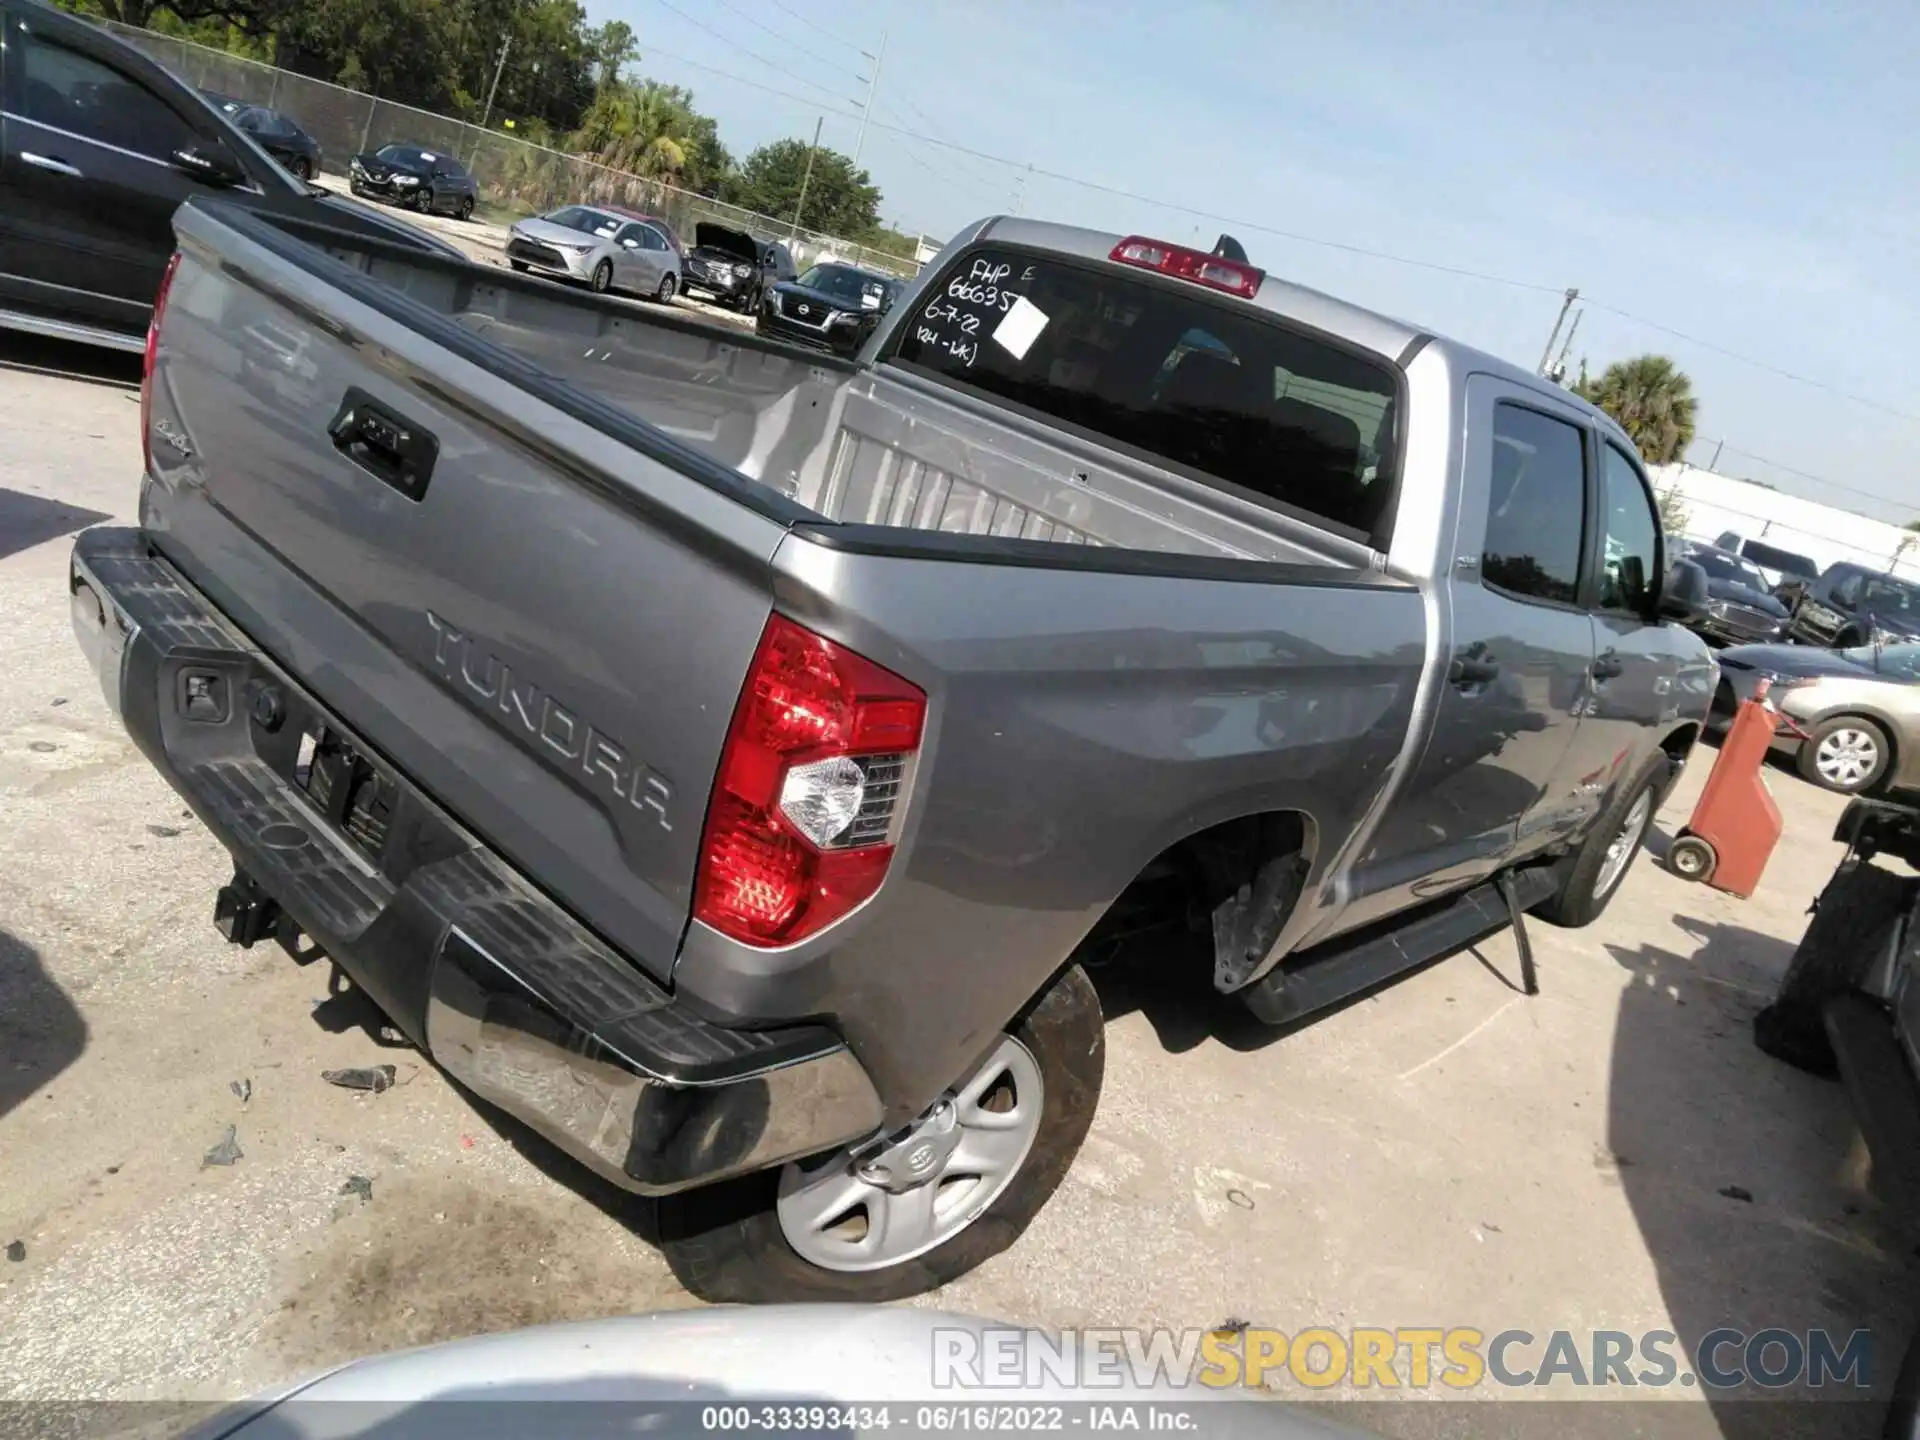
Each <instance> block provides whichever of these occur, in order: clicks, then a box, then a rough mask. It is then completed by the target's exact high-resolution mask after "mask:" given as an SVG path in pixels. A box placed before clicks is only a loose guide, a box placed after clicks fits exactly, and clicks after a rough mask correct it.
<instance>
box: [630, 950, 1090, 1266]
mask: <svg viewBox="0 0 1920 1440" xmlns="http://www.w3.org/2000/svg"><path fill="white" fill-rule="evenodd" d="M1105 1057H1106V1049H1105V1034H1104V1031H1103V1029H1102V1023H1101V1016H1100V1000H1099V997H1098V996H1097V995H1096V994H1095V993H1094V989H1093V984H1092V982H1091V981H1089V980H1088V979H1087V976H1086V972H1085V971H1083V970H1082V969H1081V968H1080V967H1079V966H1078V965H1072V966H1069V967H1068V968H1067V969H1066V970H1064V971H1062V972H1061V974H1060V976H1059V977H1058V978H1057V979H1056V980H1055V981H1054V982H1053V984H1052V985H1051V986H1049V987H1048V989H1047V991H1046V993H1045V994H1043V995H1042V996H1041V997H1040V999H1039V1000H1038V1001H1036V1002H1035V1003H1034V1005H1033V1006H1032V1008H1031V1009H1029V1010H1028V1011H1027V1013H1026V1014H1025V1015H1024V1016H1023V1017H1021V1019H1020V1020H1019V1021H1017V1022H1016V1023H1015V1024H1014V1025H1013V1026H1012V1027H1011V1028H1010V1029H1009V1030H1007V1032H1006V1033H1004V1034H1003V1035H1001V1036H1000V1038H999V1040H998V1041H997V1042H996V1043H995V1044H994V1045H993V1046H992V1048H991V1049H990V1050H989V1051H988V1053H987V1055H986V1057H985V1059H984V1060H982V1061H981V1063H980V1064H979V1065H977V1066H976V1067H975V1068H974V1070H973V1071H972V1073H970V1074H969V1075H968V1076H967V1077H966V1078H965V1079H963V1080H961V1081H960V1082H959V1083H958V1084H956V1085H955V1086H953V1087H952V1088H951V1089H950V1090H949V1091H948V1092H947V1093H946V1094H945V1095H943V1096H942V1097H941V1098H940V1100H939V1101H937V1102H936V1103H935V1104H934V1105H933V1106H931V1107H930V1108H929V1109H928V1110H927V1111H926V1112H925V1113H924V1114H923V1115H922V1116H921V1117H920V1118H919V1120H917V1121H916V1122H915V1123H914V1124H913V1125H912V1126H910V1127H908V1128H907V1129H906V1130H904V1131H902V1132H900V1133H898V1134H895V1135H892V1136H889V1137H886V1138H885V1139H884V1140H877V1141H870V1142H866V1143H864V1144H862V1145H860V1146H856V1147H851V1148H849V1149H845V1150H840V1151H836V1152H835V1153H833V1154H831V1155H826V1156H819V1157H816V1158H814V1159H812V1160H809V1161H802V1162H798V1163H795V1164H792V1165H788V1166H786V1167H784V1168H783V1169H782V1170H780V1171H779V1172H778V1173H777V1174H770V1175H764V1176H753V1177H750V1178H749V1179H748V1180H746V1181H743V1182H740V1183H739V1185H738V1186H736V1187H731V1189H732V1193H731V1194H729V1195H726V1196H724V1197H722V1196H720V1195H716V1194H715V1192H712V1191H707V1192H696V1193H695V1194H693V1195H690V1196H685V1197H675V1200H676V1201H677V1202H678V1203H676V1204H670V1205H669V1206H668V1208H667V1212H666V1213H665V1215H664V1216H663V1219H664V1220H665V1222H666V1223H665V1224H664V1226H663V1229H664V1230H665V1231H666V1232H667V1234H668V1236H669V1238H667V1239H665V1240H664V1241H663V1243H662V1248H663V1249H664V1251H665V1252H666V1256H667V1260H668V1262H669V1263H670V1264H671V1265H672V1266H673V1271H674V1274H675V1275H676V1276H677V1277H678V1278H679V1280H680V1283H681V1284H683V1285H685V1286H686V1287H687V1289H689V1290H690V1291H692V1292H693V1293H694V1294H695V1295H697V1296H699V1297H700V1298H702V1299H704V1300H710V1301H732V1302H741V1303H771V1302H778V1301H805V1300H846V1301H878V1300H898V1299H901V1298H903V1297H905V1296H908V1295H918V1294H920V1293H922V1292H924V1291H927V1290H932V1289H935V1288H936V1287H938V1286H941V1285H945V1284H947V1283H948V1282H949V1281H952V1280H955V1279H958V1278H959V1277H960V1276H962V1275H964V1274H966V1273H967V1272H968V1271H969V1270H972V1269H973V1268H974V1267H975V1266H977V1265H979V1264H981V1263H982V1262H984V1261H986V1260H988V1259H990V1258H992V1257H993V1256H995V1255H997V1254H999V1253H1000V1252H1001V1251H1002V1250H1004V1249H1006V1248H1007V1247H1008V1246H1009V1245H1011V1244H1012V1243H1013V1242H1014V1241H1015V1240H1016V1239H1018V1238H1019V1237H1020V1234H1021V1233H1022V1232H1023V1231H1024V1230H1025V1229H1026V1228H1027V1225H1028V1223H1029V1222H1030V1221H1031V1220H1032V1219H1033V1217H1034V1216H1035V1215H1036V1214H1038V1213H1039V1211H1040V1207H1041V1206H1042V1205H1044V1204H1046V1202H1047V1200H1048V1198H1049V1197H1051V1196H1052V1194H1053V1192H1054V1191H1055V1190H1056V1189H1057V1188H1059V1185H1060V1182H1061V1180H1063V1179H1064V1178H1065V1177H1066V1173H1067V1169H1068V1167H1069V1166H1071V1165H1072V1164H1073V1157H1074V1156H1075V1155H1076V1154H1078V1153H1079V1150H1080V1142H1081V1141H1082V1140H1084V1139H1085V1138H1086V1134H1087V1128H1088V1126H1089V1125H1091V1124H1092V1122H1093V1113H1094V1108H1095V1106H1096V1105H1097V1104H1098V1102H1099V1098H1100V1081H1101V1075H1102V1071H1103V1068H1104V1065H1105ZM729 1207H731V1212H732V1213H730V1214H729V1213H727V1210H728V1208H729ZM716 1218H717V1219H718V1222H719V1223H717V1224H716V1223H715V1220H716Z"/></svg>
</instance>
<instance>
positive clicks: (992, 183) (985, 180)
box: [881, 99, 1000, 194]
mask: <svg viewBox="0 0 1920 1440" xmlns="http://www.w3.org/2000/svg"><path fill="white" fill-rule="evenodd" d="M881 103H883V104H885V105H886V106H887V107H888V108H889V109H893V101H891V100H886V101H883V102H881ZM900 104H901V105H904V106H905V107H906V108H907V111H908V112H909V113H911V114H914V115H917V116H919V117H920V122H921V123H922V124H923V125H925V126H926V127H927V133H928V134H929V135H932V136H935V137H936V138H939V139H945V138H946V137H945V136H943V135H941V134H940V132H939V129H938V127H937V126H936V125H935V124H934V121H933V117H932V116H931V115H929V114H927V112H926V111H924V110H922V109H921V108H920V107H919V106H918V105H916V104H914V103H913V102H912V101H911V100H906V99H902V100H901V101H900ZM894 113H895V114H896V115H899V114H900V112H899V111H898V110H897V109H896V110H894ZM905 118H906V117H905V116H904V115H902V116H901V119H902V120H904V119H905ZM949 158H951V159H952V161H953V165H954V168H955V169H956V170H959V171H960V172H962V173H963V174H968V175H972V176H974V178H975V179H977V180H979V181H980V182H981V183H982V184H984V185H985V186H986V187H987V188H988V189H990V190H992V191H994V192H995V193H996V194H997V193H998V192H999V188H1000V181H999V180H997V179H994V178H991V177H989V176H987V175H985V174H984V173H982V172H979V171H975V170H973V169H972V168H971V166H970V165H969V163H968V162H967V161H965V160H962V159H960V158H959V157H958V156H952V157H949Z"/></svg>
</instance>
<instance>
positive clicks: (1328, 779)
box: [676, 535, 1424, 1110]
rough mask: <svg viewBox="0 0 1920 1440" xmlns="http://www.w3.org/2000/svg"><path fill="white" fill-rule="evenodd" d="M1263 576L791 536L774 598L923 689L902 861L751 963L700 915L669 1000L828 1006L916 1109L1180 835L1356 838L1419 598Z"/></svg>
mask: <svg viewBox="0 0 1920 1440" xmlns="http://www.w3.org/2000/svg"><path fill="white" fill-rule="evenodd" d="M1263 568H1264V569H1266V571H1267V579H1266V580H1265V582H1264V583H1244V582H1236V581H1222V580H1215V579H1189V578H1176V577H1165V576H1141V575H1125V574H1102V573H1098V572H1092V571H1087V570H1080V569H1056V570H1049V569H1037V568H1035V569H1028V568H1016V567H1009V566H993V565H984V566H983V565H978V564H951V563H941V562H937V561H934V560H931V559H925V558H921V559H913V558H892V557H885V556H878V555H861V554H853V553H848V552H846V551H844V550H837V549H833V548H829V547H828V546H827V545H823V544H818V543H812V542H810V541H808V540H806V539H804V538H802V537H801V536H798V535H796V536H795V537H793V538H792V539H790V540H789V541H788V542H787V543H786V544H785V545H784V546H783V547H782V549H781V551H780V553H779V555H778V556H777V557H776V569H777V571H778V576H779V578H778V581H777V586H776V595H777V603H778V605H779V608H780V609H781V610H782V611H784V612H786V613H789V614H791V615H793V616H794V617H795V618H797V619H799V620H801V621H802V622H803V623H805V624H807V625H809V626H810V627H812V628H814V629H816V630H818V631H820V632H821V633H822V634H826V635H829V636H831V637H832V638H834V639H836V640H840V641H843V642H844V643H846V644H848V645H850V646H852V647H853V648H854V649H856V650H858V651H860V652H861V653H862V654H865V655H867V656H869V657H871V658H873V659H875V660H877V661H879V662H880V663H881V664H884V665H886V666H888V667H889V668H891V669H894V670H896V671H898V672H899V673H900V674H902V675H904V676H906V677H907V678H909V679H911V680H913V681H914V682H915V683H917V684H919V685H921V686H923V687H924V688H925V689H926V691H927V693H928V698H929V701H930V722H929V731H928V740H927V744H926V746H925V748H924V750H923V752H922V762H921V766H920V771H919V774H918V775H917V776H916V780H915V786H914V789H915V795H914V799H913V804H912V808H911V809H910V811H909V815H908V821H907V831H906V834H905V836H904V837H903V843H902V850H901V861H897V862H896V868H895V872H894V875H893V877H892V879H891V880H890V881H889V884H888V886H887V888H886V889H885V890H884V891H883V892H882V893H881V894H880V895H879V896H878V897H877V898H876V899H875V900H874V902H873V903H872V904H871V905H870V906H869V907H868V908H867V910H866V911H864V912H862V913H861V914H859V915H856V916H855V917H853V919H851V920H850V921H848V922H847V923H846V924H844V925H843V926H841V927H840V928H839V929H838V930H837V931H835V932H833V933H832V934H831V935H829V936H827V937H823V941H824V942H825V943H820V944H815V945H812V946H809V945H805V944H803V945H800V946H796V947H793V948H792V949H789V950H782V951H771V952H765V951H763V952H756V953H752V954H746V953H742V951H741V948H740V947H736V946H732V945H730V944H729V943H728V942H726V941H724V940H723V939H721V937H719V936H718V935H716V934H714V933H713V932H711V931H707V930H706V929H705V928H704V927H703V926H701V925H699V924H698V923H696V924H695V925H694V926H693V928H692V931H691V932H690V934H689V936H688V940H687V946H686V949H685V951H684V952H683V955H682V959H681V963H680V966H679V969H678V971H677V973H676V985H677V986H678V988H679V990H680V991H681V993H683V994H687V995H690V996H693V997H697V998H698V999H699V1000H700V1001H702V1002H704V1003H705V1004H706V1005H708V1006H710V1007H712V1008H715V1009H718V1010H720V1011H722V1012H732V1013H740V1014H759V1015H768V1014H796V1015H804V1014H808V1013H811V1012H812V1011H813V1010H814V1009H815V1008H816V1007H817V1006H819V1005H820V1004H822V1003H823V1002H824V1001H825V1000H826V999H827V997H828V996H829V995H830V994H831V995H834V996H836V997H837V999H838V1001H839V1002H840V1005H841V1006H842V1007H843V1008H842V1010H841V1020H842V1023H843V1025H844V1028H845V1030H846V1033H847V1038H848V1040H849V1041H850V1042H851V1044H852V1045H853V1048H854V1050H855V1053H856V1054H858V1055H859V1057H860V1059H861V1060H862V1062H863V1063H864V1064H865V1065H866V1066H867V1067H868V1069H869V1071H870V1073H872V1074H873V1076H874V1078H875V1081H876V1083H877V1085H878V1086H879V1088H880V1091H881V1093H882V1094H883V1095H897V1096H902V1097H903V1101H904V1108H905V1109H906V1110H911V1108H913V1107H915V1106H918V1105H920V1104H922V1103H924V1102H925V1101H926V1100H928V1099H930V1098H931V1096H932V1094H933V1093H934V1092H935V1091H937V1090H938V1088H939V1086H940V1085H941V1084H943V1083H944V1081H943V1080H941V1079H939V1078H938V1077H940V1076H944V1075H948V1074H951V1073H954V1072H955V1071H957V1070H958V1069H959V1068H960V1067H961V1066H963V1065H964V1064H965V1063H966V1061H967V1059H968V1058H969V1055H970V1052H972V1051H974V1050H977V1049H978V1048H979V1046H980V1045H981V1044H982V1042H983V1039H984V1037H986V1036H987V1035H989V1034H990V1033H991V1032H993V1031H995V1030H997V1029H999V1028H1000V1027H1001V1026H1002V1025H1003V1024H1004V1023H1005V1022H1006V1020H1007V1019H1008V1017H1009V1016H1011V1015H1012V1014H1014V1013H1015V1012H1017V1011H1018V1010H1019V1008H1020V1006H1021V1005H1022V1004H1024V1003H1025V1002H1026V1001H1027V1000H1028V999H1030V998H1031V996H1032V994H1033V991H1034V984H1035V976H1036V974H1044V973H1045V972H1046V970H1047V969H1048V968H1049V965H1051V964H1059V963H1064V962H1065V960H1066V959H1067V957H1068V955H1069V954H1070V953H1071V952H1072V950H1073V948H1074V946H1075V945H1076V944H1077V943H1078V942H1079V940H1080V939H1081V937H1082V936H1083V935H1085V933H1086V932H1087V930H1088V929H1089V928H1090V927H1091V926H1092V924H1093V922H1094V921H1095V920H1096V919H1097V918H1098V917H1099V915H1100V914H1101V913H1102V911H1103V910H1104V909H1105V907H1106V906H1107V905H1109V904H1110V903H1111V902H1112V901H1113V899H1114V897H1115V896H1116V895H1117V894H1118V893H1119V892H1120V891H1121V890H1122V889H1123V888H1124V887H1125V886H1126V884H1127V883H1128V881H1129V880H1131V879H1132V877H1133V876H1134V875H1135V874H1137V873H1138V872H1139V871H1140V869H1141V868H1142V867H1143V866H1144V865H1145V864H1146V863H1147V862H1148V861H1149V860H1151V859H1152V858H1153V857H1154V856H1155V855H1157V854H1159V853H1160V852H1161V851H1162V850H1164V849H1165V848H1167V847H1168V846H1169V845H1171V844H1173V843H1174V842H1175V841H1178V840H1180V839H1182V838H1184V837H1186V836H1188V835H1191V834H1193V833H1195V832H1197V831H1199V830H1203V829H1205V828H1207V827H1208V826H1210V825H1214V824H1217V823H1219V822H1221V821H1223V820H1228V819H1232V818H1235V817H1237V816H1241V815H1247V814H1253V813H1257V812H1260V811H1265V810H1298V811H1302V812H1304V813H1305V814H1306V815H1307V816H1308V817H1309V820H1310V830H1317V831H1319V832H1320V833H1322V834H1325V835H1330V836H1333V837H1341V836H1344V835H1345V834H1346V833H1347V832H1348V831H1349V830H1350V829H1351V828H1352V827H1353V825H1354V824H1355V823H1356V820H1357V818H1358V816H1359V815H1360V814H1361V813H1363V812H1364V810H1365V809H1366V808H1367V806H1368V805H1369V804H1370V803H1371V802H1372V801H1373V799H1374V797H1375V795H1376V792H1377V791H1378V789H1379V788H1380V786H1381V785H1382V784H1383V783H1384V782H1385V779H1386V776H1387V773H1388V769H1389V767H1390V765H1391V764H1392V762H1393V760H1394V757H1395V755H1396V753H1397V752H1398V750H1399V748H1400V744H1401V741H1402V740H1403V739H1404V737H1405V734H1406V728H1407V725H1408V723H1409V716H1410V713H1411V709H1412V701H1413V695H1414V690H1415V687H1416V685H1417V684H1418V680H1419V675H1420V669H1421V663H1422V659H1423V651H1424V646H1423V645H1422V643H1421V641H1420V639H1419V638H1417V637H1419V636H1421V635H1422V633H1423V625H1422V615H1421V600H1420V596H1419V594H1418V593H1417V592H1416V591H1415V590H1414V589H1413V588H1412V587H1410V586H1404V585H1401V584H1399V583H1397V582H1394V581H1391V580H1387V579H1377V580H1375V579H1369V578H1364V577H1357V576H1354V575H1352V574H1350V573H1349V574H1346V575H1342V576H1340V577H1339V578H1338V579H1335V580H1332V581H1329V580H1327V579H1324V578H1320V577H1325V576H1327V575H1328V573H1329V572H1328V571H1327V570H1325V568H1324V567H1321V568H1319V570H1318V576H1316V575H1315V573H1314V571H1313V570H1311V569H1309V567H1304V566H1302V567H1263ZM1175 617H1177V618H1175ZM1309 637H1311V638H1309ZM1324 858H1325V857H1324V856H1322V857H1321V859H1322V861H1324ZM902 862H904V870H902V868H901V863H902ZM1319 878H1320V870H1319V868H1318V867H1317V866H1316V870H1315V872H1314V874H1313V875H1312V876H1310V877H1309V881H1308V884H1309V887H1311V886H1312V885H1314V884H1316V883H1318V880H1319ZM1303 908H1304V907H1303ZM1043 956H1044V957H1047V958H1046V959H1045V960H1044V961H1043V960H1042V959H1041V958H1040V957H1043ZM903 966H907V967H911V972H912V974H913V977H914V980H913V983H912V984H911V985H908V986H906V987H905V988H904V989H903V988H902V984H901V977H902V973H903ZM928 1087H931V1088H928ZM919 1089H927V1093H926V1094H919V1093H917V1091H918V1090H919Z"/></svg>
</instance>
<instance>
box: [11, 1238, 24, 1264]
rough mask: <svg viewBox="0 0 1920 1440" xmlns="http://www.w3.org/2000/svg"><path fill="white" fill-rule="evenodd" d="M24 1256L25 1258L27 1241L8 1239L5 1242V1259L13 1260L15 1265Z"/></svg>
mask: <svg viewBox="0 0 1920 1440" xmlns="http://www.w3.org/2000/svg"><path fill="white" fill-rule="evenodd" d="M26 1258H27V1242H26V1241H24V1240H10V1241H8V1242H7V1259H9V1260H11V1261H13V1262H14V1264H16V1265H17V1264H19V1263H20V1262H21V1261H22V1260H24V1259H26Z"/></svg>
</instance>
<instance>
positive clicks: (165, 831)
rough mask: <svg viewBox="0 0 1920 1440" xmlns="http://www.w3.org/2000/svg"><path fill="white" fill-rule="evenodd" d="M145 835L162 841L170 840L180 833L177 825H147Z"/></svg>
mask: <svg viewBox="0 0 1920 1440" xmlns="http://www.w3.org/2000/svg"><path fill="white" fill-rule="evenodd" d="M147 833H148V834H149V835H158V836H159V837H160V838H161V839H162V840H171V839H172V838H173V837H174V836H176V835H178V834H179V833H180V827H179V826H178V825H149V826H147Z"/></svg>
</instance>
